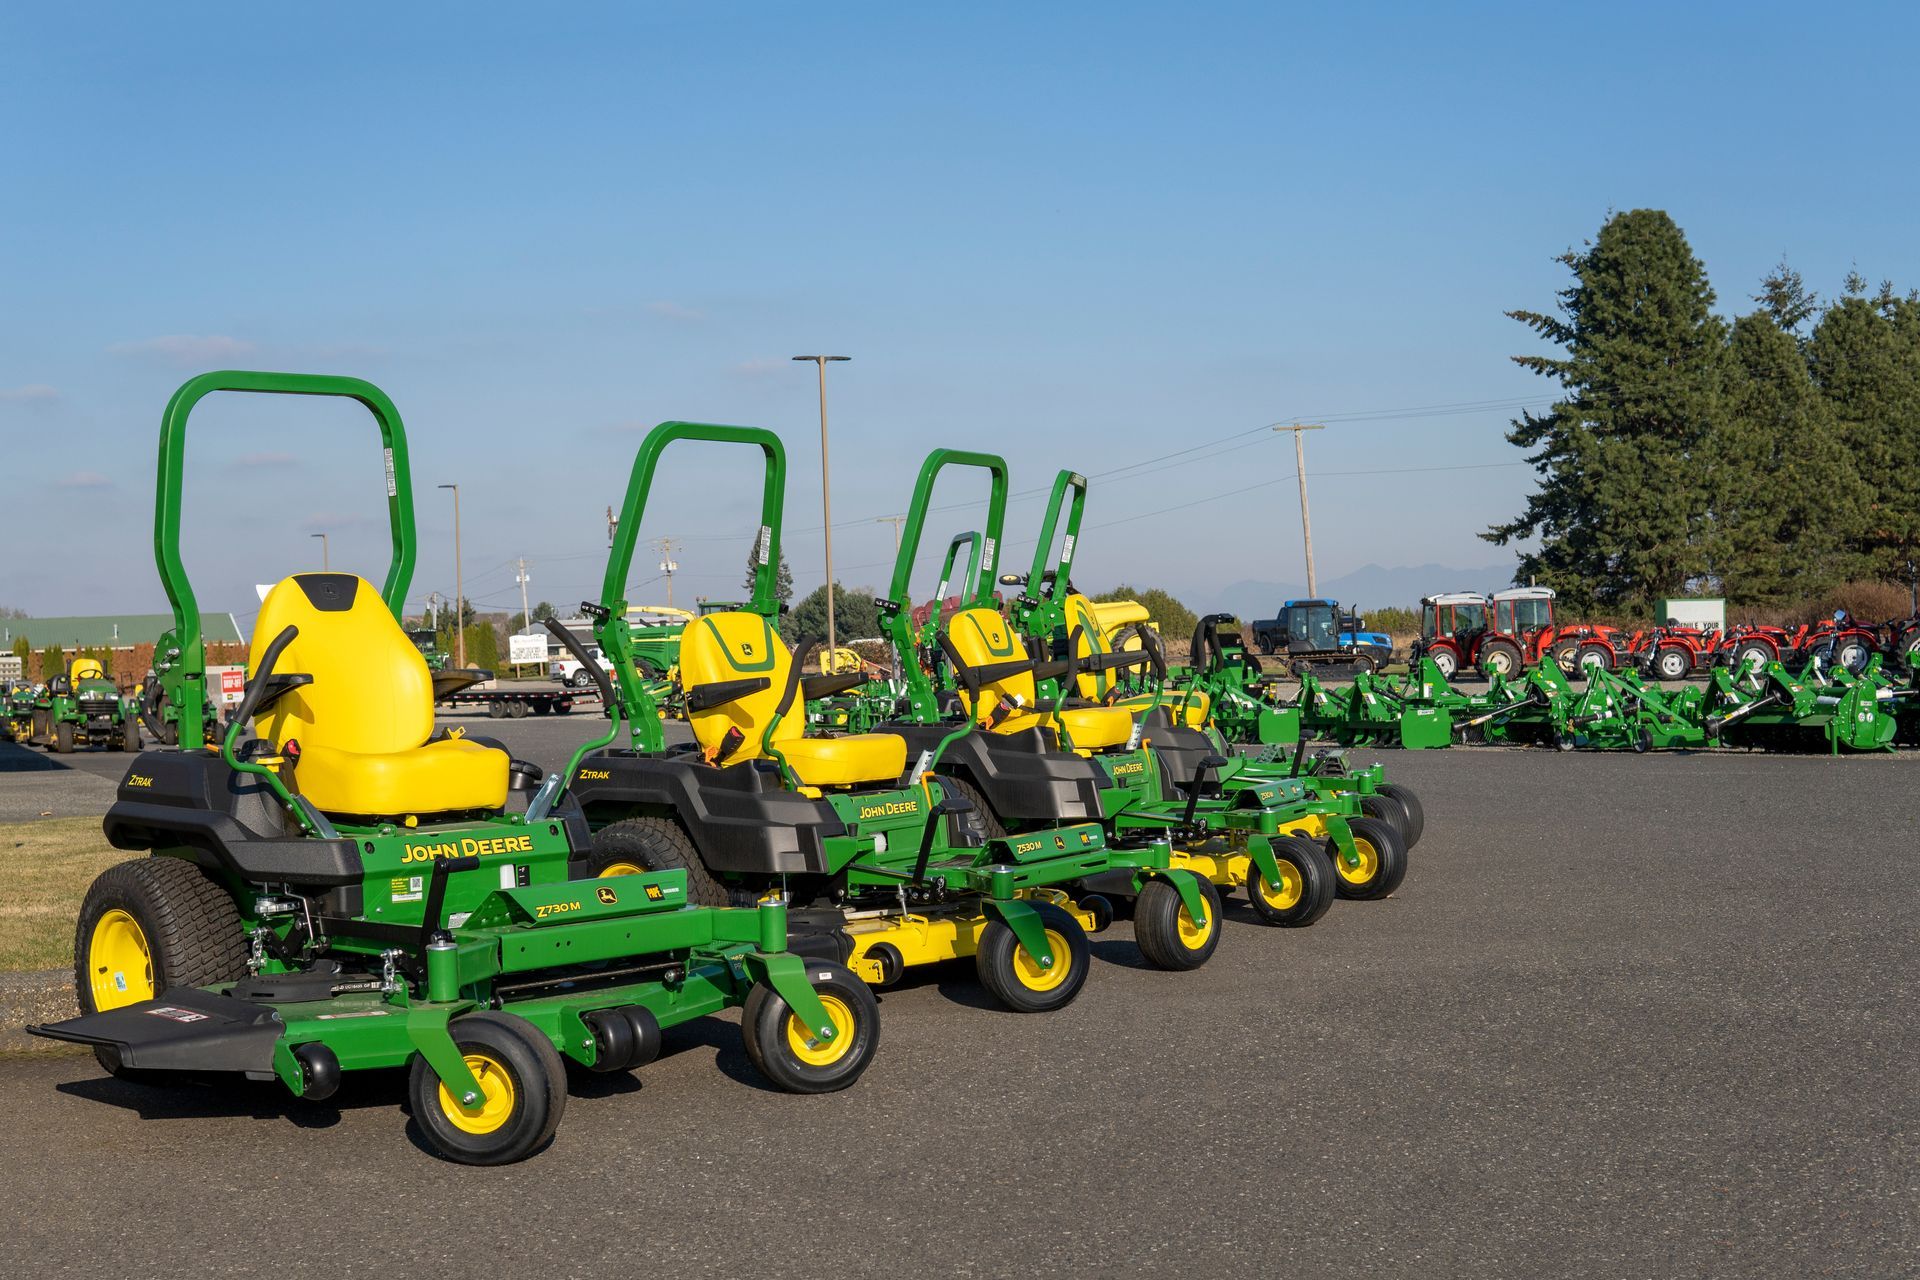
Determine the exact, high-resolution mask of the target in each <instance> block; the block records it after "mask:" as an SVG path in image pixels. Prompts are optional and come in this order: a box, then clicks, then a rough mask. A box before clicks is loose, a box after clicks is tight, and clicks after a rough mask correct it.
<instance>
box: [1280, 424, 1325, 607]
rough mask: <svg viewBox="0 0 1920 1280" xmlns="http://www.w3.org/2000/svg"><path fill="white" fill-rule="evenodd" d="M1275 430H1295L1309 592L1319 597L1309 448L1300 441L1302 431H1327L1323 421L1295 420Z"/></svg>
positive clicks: (1302, 529) (1296, 462)
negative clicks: (1310, 510) (1309, 487)
mask: <svg viewBox="0 0 1920 1280" xmlns="http://www.w3.org/2000/svg"><path fill="white" fill-rule="evenodd" d="M1273 429H1274V430H1275V431H1291V432H1293V470H1294V474H1295V475H1297V476H1298V477H1299V478H1300V533H1301V535H1302V536H1303V537H1304V538H1305V539H1306V544H1307V594H1308V595H1309V596H1314V597H1318V596H1319V594H1320V587H1319V585H1318V584H1317V583H1315V582H1314V580H1313V518H1312V517H1311V516H1309V515H1308V514H1307V450H1306V446H1304V445H1302V444H1301V443H1300V440H1301V436H1300V433H1301V432H1302V431H1325V430H1326V429H1327V428H1326V424H1325V423H1323V422H1307V423H1300V422H1295V423H1291V424H1288V425H1282V424H1279V423H1275V424H1274V427H1273Z"/></svg>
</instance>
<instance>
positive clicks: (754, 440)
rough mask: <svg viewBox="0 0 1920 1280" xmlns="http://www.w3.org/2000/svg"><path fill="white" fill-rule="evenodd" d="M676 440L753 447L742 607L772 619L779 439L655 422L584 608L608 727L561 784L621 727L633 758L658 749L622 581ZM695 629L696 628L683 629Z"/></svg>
mask: <svg viewBox="0 0 1920 1280" xmlns="http://www.w3.org/2000/svg"><path fill="white" fill-rule="evenodd" d="M676 440H707V441H712V442H714V443H718V444H746V445H753V446H755V447H757V448H758V449H759V450H760V452H761V455H762V457H763V458H764V459H765V462H766V471H765V479H764V481H763V483H762V485H761V490H760V532H759V535H758V537H757V538H756V539H755V541H754V571H753V596H752V599H750V600H749V601H748V602H747V603H746V605H745V606H744V608H745V610H746V612H749V613H757V614H759V615H761V616H762V617H764V618H766V619H767V621H768V622H769V623H775V622H777V621H778V619H779V617H780V599H779V597H778V596H777V595H776V594H775V591H776V585H775V584H776V581H777V578H778V575H779V567H780V519H781V509H782V506H783V504H784V503H785V501H786V492H787V451H786V447H785V446H784V445H782V444H781V443H780V437H779V436H776V435H774V434H773V432H771V431H767V430H765V429H763V428H761V427H729V426H720V425H717V424H714V423H708V422H663V423H661V424H660V425H659V426H657V427H655V428H654V429H653V430H651V431H649V432H648V433H647V438H646V439H645V440H642V441H641V442H640V449H639V452H637V453H635V454H634V457H633V470H632V472H631V473H630V474H629V475H628V477H627V496H626V497H625V498H624V499H623V500H622V501H621V504H620V520H619V523H618V524H617V525H616V526H615V527H614V533H613V545H612V546H611V547H610V548H609V549H608V551H607V572H606V576H605V577H604V578H603V579H602V581H601V584H600V603H599V605H598V606H597V607H595V606H593V605H592V604H590V603H589V604H587V605H586V608H587V611H588V613H589V614H591V615H592V617H593V635H594V639H596V640H598V641H599V642H600V652H601V653H602V654H604V655H605V657H606V660H607V664H608V665H609V666H611V667H612V668H613V681H614V689H615V697H614V704H615V705H612V706H609V707H608V708H607V717H608V720H609V722H610V723H609V727H608V729H607V733H606V736H605V737H603V738H601V739H598V740H596V741H593V742H588V743H585V744H584V745H582V746H581V747H580V749H579V750H578V751H576V752H575V753H574V756H573V761H572V764H571V765H570V766H569V768H568V770H567V776H568V777H570V778H571V777H573V776H575V775H576V774H578V772H579V769H580V762H581V760H583V759H585V758H586V756H587V754H588V753H589V752H593V751H597V750H599V749H600V748H602V747H605V746H608V745H610V744H611V743H612V742H613V741H614V740H615V739H616V738H618V737H619V736H620V728H621V725H622V723H623V722H624V724H625V725H626V727H627V732H628V736H629V739H630V741H631V744H632V746H633V748H634V750H636V751H642V752H647V753H650V754H651V753H657V752H659V751H662V750H664V749H665V748H666V737H665V735H664V734H663V733H662V732H661V730H660V716H659V707H658V705H657V704H656V703H655V702H654V700H653V695H652V694H651V693H649V692H648V690H647V687H646V683H645V682H644V681H642V680H641V679H640V673H639V669H638V668H637V667H636V666H635V665H634V654H633V631H632V628H631V627H629V626H628V625H627V600H626V594H627V586H626V583H627V575H628V573H629V572H630V571H631V570H632V568H633V552H634V548H635V547H637V546H638V545H639V541H640V522H641V520H642V519H644V518H645V516H646V512H647V498H648V497H649V495H651V493H652V492H653V477H654V473H655V472H656V471H657V470H658V469H659V466H660V455H661V454H662V453H664V452H665V451H666V448H667V446H668V445H670V444H672V443H674V442H675V441H676ZM690 625H698V623H697V622H696V623H694V624H690Z"/></svg>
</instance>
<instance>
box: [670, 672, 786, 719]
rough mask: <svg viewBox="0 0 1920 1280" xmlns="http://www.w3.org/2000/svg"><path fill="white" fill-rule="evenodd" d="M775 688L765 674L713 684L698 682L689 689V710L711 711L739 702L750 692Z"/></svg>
mask: <svg viewBox="0 0 1920 1280" xmlns="http://www.w3.org/2000/svg"><path fill="white" fill-rule="evenodd" d="M771 688H773V681H771V680H769V679H768V678H767V677H765V676H748V677H747V678H746V679H744V680H715V681H713V682H712V683H711V684H697V685H695V686H693V688H691V689H689V690H687V710H688V711H690V712H694V713H696V714H697V713H699V712H702V711H711V710H713V709H714V708H715V707H724V706H726V705H727V704H728V703H729V702H738V701H739V700H740V699H742V698H744V697H747V696H749V695H750V694H755V693H763V692H765V691H766V690H768V689H771Z"/></svg>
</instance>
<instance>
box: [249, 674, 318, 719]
mask: <svg viewBox="0 0 1920 1280" xmlns="http://www.w3.org/2000/svg"><path fill="white" fill-rule="evenodd" d="M312 683H313V677H312V676H310V675H307V674H306V673H305V672H299V673H289V674H287V675H284V676H283V675H279V674H277V673H276V674H274V675H270V676H268V677H267V679H266V683H265V685H264V686H263V687H262V689H261V691H260V701H258V702H256V703H254V704H253V714H254V715H257V716H263V715H265V714H266V713H267V708H268V707H270V706H272V705H273V704H274V703H276V702H278V701H280V699H282V698H284V697H286V696H287V695H288V694H290V693H292V692H293V691H294V690H295V689H304V688H306V687H307V686H308V685H310V684H312Z"/></svg>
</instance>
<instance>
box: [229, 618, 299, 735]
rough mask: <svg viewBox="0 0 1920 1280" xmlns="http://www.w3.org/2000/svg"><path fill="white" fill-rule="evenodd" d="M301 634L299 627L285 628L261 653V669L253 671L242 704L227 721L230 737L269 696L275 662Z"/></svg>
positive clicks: (250, 717)
mask: <svg viewBox="0 0 1920 1280" xmlns="http://www.w3.org/2000/svg"><path fill="white" fill-rule="evenodd" d="M299 634H300V628H299V627H293V626H289V627H285V628H283V629H282V630H281V632H280V634H279V635H277V636H275V637H274V638H273V643H272V644H270V645H268V646H267V651H266V652H265V653H263V654H261V655H260V669H259V670H258V671H256V672H254V673H253V679H251V680H249V681H247V692H246V695H245V696H244V697H242V698H241V699H240V705H239V706H238V707H236V708H234V712H233V718H232V719H230V720H228V721H227V736H228V737H232V736H233V730H234V728H235V727H236V726H239V725H244V724H246V723H247V722H248V721H250V720H252V719H253V713H254V712H255V711H257V710H259V708H260V704H261V702H262V701H264V700H265V698H266V696H267V685H268V684H270V683H271V682H272V679H273V664H274V663H276V662H278V661H279V660H280V655H281V654H282V653H283V652H285V651H286V647H287V646H288V645H290V644H292V643H293V642H294V639H295V637H297V636H298V635H299Z"/></svg>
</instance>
